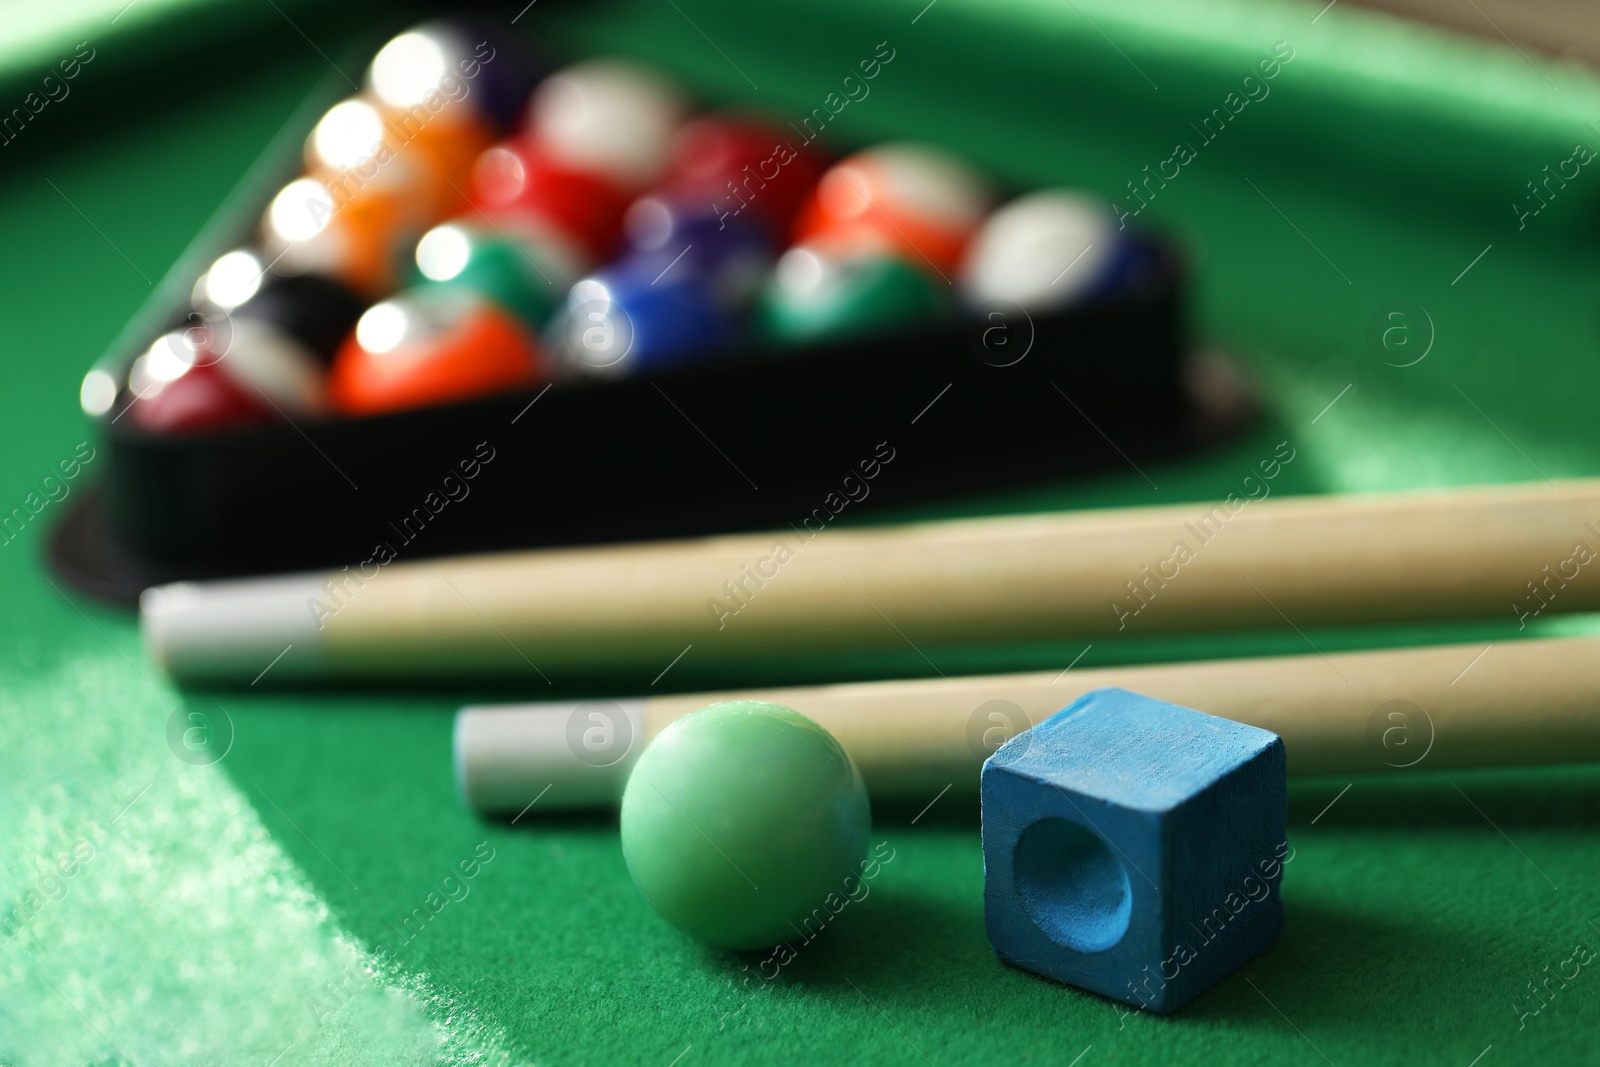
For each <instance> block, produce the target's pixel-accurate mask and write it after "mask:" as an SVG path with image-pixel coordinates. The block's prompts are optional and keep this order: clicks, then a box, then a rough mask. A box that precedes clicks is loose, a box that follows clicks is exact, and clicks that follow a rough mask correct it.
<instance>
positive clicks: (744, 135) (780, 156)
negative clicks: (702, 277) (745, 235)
mask: <svg viewBox="0 0 1600 1067" xmlns="http://www.w3.org/2000/svg"><path fill="white" fill-rule="evenodd" d="M823 169H824V163H823V160H822V157H821V156H820V155H818V154H817V152H816V151H814V150H813V149H811V148H809V147H807V146H806V145H805V144H803V143H802V144H801V146H800V147H799V148H795V147H793V139H792V138H791V137H789V135H788V134H786V133H784V132H782V131H781V130H778V129H775V128H773V127H771V126H768V125H766V124H765V123H762V122H760V121H759V120H756V119H752V118H745V117H742V116H737V115H708V116H704V117H702V118H697V119H693V120H691V121H690V122H687V123H685V124H684V125H683V127H682V128H681V129H680V130H679V131H678V132H677V134H676V135H675V136H674V137H673V139H672V148H671V156H670V161H669V162H668V165H667V173H666V175H665V176H664V177H663V178H662V179H661V183H660V186H659V189H658V191H659V192H660V193H661V194H662V195H664V196H666V197H668V198H671V199H676V200H684V201H698V202H702V203H707V204H713V205H716V207H717V209H718V214H719V216H724V217H726V216H740V217H745V216H748V217H749V218H754V219H758V220H760V221H761V223H762V224H763V225H765V226H766V227H767V228H768V230H769V231H770V233H771V235H772V236H773V237H774V238H775V239H777V240H783V239H785V238H787V236H788V234H789V231H790V229H791V228H792V227H793V225H794V219H795V215H796V214H797V213H798V212H799V210H800V204H801V202H802V201H803V200H804V199H805V197H806V194H807V193H809V192H810V191H811V189H812V187H813V186H814V185H816V183H817V181H818V179H820V178H821V177H822V173H823Z"/></svg>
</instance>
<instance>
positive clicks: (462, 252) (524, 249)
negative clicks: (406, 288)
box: [416, 218, 587, 331]
mask: <svg viewBox="0 0 1600 1067" xmlns="http://www.w3.org/2000/svg"><path fill="white" fill-rule="evenodd" d="M416 260H417V263H416V265H417V276H416V282H417V284H418V285H419V286H421V287H424V288H432V287H440V286H445V287H457V288H465V289H471V290H473V291H475V292H477V293H480V294H482V295H483V296H486V297H488V298H489V299H491V300H493V301H494V302H495V303H497V304H499V305H500V306H501V307H503V308H505V309H506V310H507V311H509V312H511V313H512V314H513V315H516V316H517V317H518V318H519V319H521V320H522V321H523V322H524V323H526V324H527V325H528V326H529V327H531V328H532V329H533V330H535V331H537V330H539V329H540V328H542V327H543V326H544V325H545V323H546V322H548V321H549V319H550V316H551V314H552V313H553V312H554V311H555V309H556V307H557V305H559V304H560V303H561V301H562V300H564V299H565V298H566V295H567V290H568V289H569V288H571V286H572V283H573V282H574V281H576V280H577V277H578V275H579V274H580V273H581V272H582V270H583V269H584V268H585V267H586V266H587V263H586V261H585V259H584V257H583V255H582V254H581V253H580V252H578V251H577V249H576V246H574V245H573V244H572V243H571V242H570V241H567V240H566V239H564V238H562V237H561V236H560V235H559V234H557V233H555V232H554V231H549V232H536V231H534V230H531V229H529V228H527V227H524V226H519V225H518V222H517V220H514V219H510V218H506V219H502V220H500V221H499V222H498V223H491V222H484V223H472V222H464V221H457V222H447V223H444V224H443V225H440V226H435V227H434V228H433V229H431V230H429V231H428V232H427V233H426V234H424V235H423V237H422V240H421V241H419V242H417V253H416Z"/></svg>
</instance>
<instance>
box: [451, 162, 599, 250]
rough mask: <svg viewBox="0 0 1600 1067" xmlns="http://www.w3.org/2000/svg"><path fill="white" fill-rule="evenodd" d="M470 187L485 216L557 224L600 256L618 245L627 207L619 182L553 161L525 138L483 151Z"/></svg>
mask: <svg viewBox="0 0 1600 1067" xmlns="http://www.w3.org/2000/svg"><path fill="white" fill-rule="evenodd" d="M472 188H473V203H474V205H475V206H476V207H477V208H479V209H482V210H483V211H484V212H485V213H486V214H489V215H494V214H497V213H499V214H505V215H510V216H514V217H522V218H525V219H528V220H529V221H530V222H532V223H534V224H536V225H540V226H546V227H554V228H555V229H557V230H559V231H560V232H562V233H564V234H566V235H567V236H568V237H570V238H571V239H573V240H575V241H577V242H579V243H580V244H581V245H582V246H583V247H584V248H586V249H587V250H588V251H589V253H590V255H591V256H593V257H594V258H595V259H596V260H599V259H603V258H605V257H607V256H608V255H609V254H610V253H611V251H612V250H613V249H614V248H615V247H616V244H617V239H618V236H619V235H620V233H621V230H622V215H623V212H624V211H626V210H627V206H628V199H627V196H626V194H625V193H624V192H623V190H622V189H620V188H619V187H618V186H617V185H615V184H614V183H612V182H610V181H607V180H606V179H604V178H601V177H598V176H596V175H595V174H593V173H592V172H589V171H585V170H579V169H575V168H573V167H570V166H567V165H565V164H563V163H559V162H557V161H555V160H553V159H552V158H551V157H550V156H549V155H548V154H547V153H545V152H542V151H540V149H539V148H538V147H537V146H536V145H535V144H534V142H533V141H532V139H530V138H527V137H520V138H515V139H513V140H510V141H505V142H503V143H501V144H498V145H496V146H494V147H493V148H491V149H489V150H488V151H487V152H485V153H483V155H482V156H480V157H479V158H478V162H477V164H476V165H475V166H474V167H473V172H472Z"/></svg>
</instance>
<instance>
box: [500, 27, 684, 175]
mask: <svg viewBox="0 0 1600 1067" xmlns="http://www.w3.org/2000/svg"><path fill="white" fill-rule="evenodd" d="M686 109H687V102H686V101H685V100H684V98H683V95H682V94H681V93H680V92H679V91H678V88H677V87H676V86H674V85H673V84H672V83H671V82H669V81H667V80H666V79H664V78H662V77H660V76H659V75H657V74H654V73H652V72H651V71H648V70H645V69H644V68H642V67H638V66H635V65H634V64H632V63H628V62H626V61H624V60H620V59H591V60H585V61H584V62H581V63H575V64H573V65H572V66H570V67H565V68H563V69H561V70H558V71H556V72H555V73H554V74H552V75H550V76H549V77H548V78H546V79H545V80H544V81H543V82H541V83H540V84H539V88H538V89H536V90H535V91H534V94H533V100H532V102H531V103H530V105H529V113H528V128H529V131H530V132H531V133H532V134H533V138H534V141H535V142H536V143H537V145H538V147H539V150H540V151H541V152H543V153H544V154H545V155H546V156H548V158H550V159H551V160H552V161H553V162H555V163H558V164H561V165H563V166H567V167H571V168H572V169H574V170H581V171H587V172H589V173H591V174H594V175H595V176H597V177H600V178H604V179H605V180H607V181H609V182H612V183H613V184H615V185H617V186H619V187H620V188H622V189H624V190H627V191H629V192H634V191H638V190H642V189H644V188H645V187H646V186H647V185H649V184H650V183H651V182H652V181H654V180H655V179H656V178H657V176H659V175H660V174H661V172H662V171H663V170H664V169H665V167H666V165H667V150H668V146H669V145H670V144H671V141H672V135H673V134H674V133H675V132H677V129H678V126H679V124H680V123H681V122H682V120H683V117H684V113H685V111H686Z"/></svg>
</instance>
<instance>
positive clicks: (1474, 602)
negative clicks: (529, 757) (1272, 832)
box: [141, 479, 1600, 682]
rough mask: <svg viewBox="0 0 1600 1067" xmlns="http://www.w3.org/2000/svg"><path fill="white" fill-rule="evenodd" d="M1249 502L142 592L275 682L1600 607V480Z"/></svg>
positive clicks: (173, 647) (218, 676)
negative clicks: (1599, 554)
mask: <svg viewBox="0 0 1600 1067" xmlns="http://www.w3.org/2000/svg"><path fill="white" fill-rule="evenodd" d="M1261 484H1262V485H1263V486H1264V485H1265V484H1266V483H1264V482H1263V483H1261ZM1230 500H1231V501H1232V502H1231V503H1229V502H1224V503H1220V504H1208V503H1189V504H1178V505H1171V506H1162V507H1149V508H1120V509H1113V510H1088V511H1072V512H1060V513H1049V514H1034V515H1011V516H1001V517H995V518H980V519H962V520H953V521H939V522H922V523H916V524H909V525H884V526H871V527H848V528H828V527H823V528H822V529H821V530H820V532H816V533H814V534H811V535H810V537H809V539H808V536H807V527H804V526H796V527H792V528H790V529H786V530H779V531H776V532H773V533H752V534H738V535H731V536H719V537H709V538H701V539H692V540H676V541H658V542H647V543H639V544H623V545H600V546H586V547H579V548H562V549H553V550H537V551H525V552H517V553H506V554H498V555H482V556H465V557H455V558H445V559H436V560H424V561H418V562H405V561H399V562H393V563H389V564H388V565H383V564H380V563H375V562H373V561H371V560H369V561H367V562H365V563H362V564H361V565H359V566H350V567H347V568H345V570H343V571H340V572H335V573H333V574H302V575H291V576H287V577H283V576H278V577H269V578H258V579H245V580H235V581H226V582H216V583H179V584H177V585H171V586H164V587H158V588H155V589H150V590H146V592H145V594H144V596H143V598H142V600H141V612H142V616H143V628H144V634H145V639H146V644H147V646H148V648H149V650H150V652H151V654H152V657H153V658H154V659H155V660H156V662H157V663H158V664H160V665H161V666H162V667H163V668H164V669H166V670H167V671H168V672H170V673H171V674H173V675H174V676H177V677H179V678H184V679H192V680H203V681H211V682H250V681H252V680H253V679H256V678H258V677H260V676H262V672H263V671H264V670H265V669H266V668H267V667H268V665H269V663H272V664H274V666H273V667H272V669H271V670H270V671H268V672H267V673H266V674H265V676H264V680H266V681H268V682H276V681H284V680H290V679H324V678H396V677H428V676H431V677H449V676H453V677H469V678H481V677H483V676H486V675H491V674H502V675H523V676H538V675H540V674H547V673H549V672H552V671H558V670H559V671H572V670H579V671H584V670H587V671H612V672H615V671H617V670H623V669H626V670H631V671H634V672H636V673H638V674H639V675H640V676H641V678H643V679H648V678H650V677H653V676H655V675H656V673H657V672H659V671H660V670H661V669H662V668H663V667H665V666H667V665H668V664H669V662H673V661H675V658H676V657H679V656H682V655H684V654H685V652H686V650H687V649H688V647H689V646H691V645H692V646H693V653H692V654H693V656H694V659H695V663H696V666H701V665H714V664H715V663H717V662H719V661H721V662H730V661H739V660H744V659H747V658H757V659H775V658H779V657H783V656H793V655H801V656H809V657H815V656H817V655H819V654H822V655H826V654H829V653H838V652H846V651H848V652H852V653H855V652H862V651H874V650H882V649H899V650H904V649H905V648H906V647H907V645H908V644H909V645H911V646H913V647H915V648H917V649H918V650H925V649H928V648H936V647H939V646H949V645H951V644H964V645H971V644H973V643H975V642H979V641H981V642H992V643H1001V642H1014V641H1043V640H1060V639H1066V638H1090V639H1096V638H1103V637H1105V636H1107V635H1116V634H1118V633H1134V634H1147V633H1157V632H1161V631H1169V632H1170V631H1181V630H1200V629H1205V630H1211V629H1216V628H1262V627H1283V626H1285V625H1292V626H1295V627H1305V626H1310V625H1321V624H1329V623H1353V622H1372V621H1383V620H1399V619H1419V618H1442V617H1448V616H1459V617H1465V616H1472V617H1494V616H1499V617H1501V618H1511V617H1516V618H1519V619H1525V618H1527V617H1528V616H1531V615H1535V614H1538V613H1540V612H1542V611H1544V610H1546V609H1547V608H1548V610H1551V611H1572V610H1579V609H1592V608H1600V566H1595V565H1590V566H1585V564H1586V563H1588V561H1589V560H1591V559H1592V558H1593V557H1594V555H1595V553H1596V551H1597V550H1600V479H1591V480H1574V481H1568V482H1565V483H1561V484H1556V483H1550V484H1545V483H1536V484H1526V485H1499V486H1487V487H1477V488H1469V489H1455V490H1446V491H1429V492H1411V493H1395V494H1387V495H1365V496H1303V497H1286V498H1268V499H1263V500H1260V501H1256V502H1251V501H1249V500H1248V499H1247V498H1238V497H1231V498H1230ZM291 645H292V646H293V648H292V650H290V651H288V652H285V649H286V648H288V647H289V646H291ZM279 659H281V662H277V661H278V660H279Z"/></svg>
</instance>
